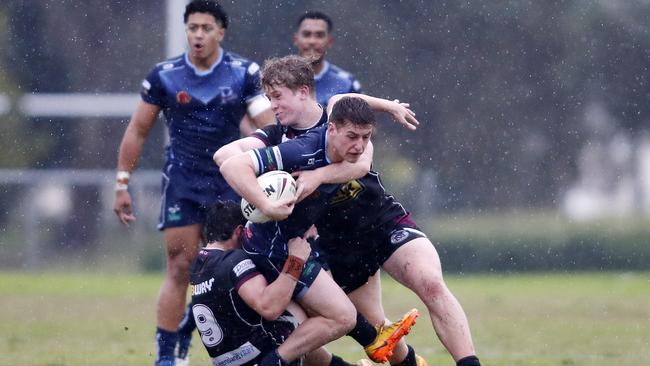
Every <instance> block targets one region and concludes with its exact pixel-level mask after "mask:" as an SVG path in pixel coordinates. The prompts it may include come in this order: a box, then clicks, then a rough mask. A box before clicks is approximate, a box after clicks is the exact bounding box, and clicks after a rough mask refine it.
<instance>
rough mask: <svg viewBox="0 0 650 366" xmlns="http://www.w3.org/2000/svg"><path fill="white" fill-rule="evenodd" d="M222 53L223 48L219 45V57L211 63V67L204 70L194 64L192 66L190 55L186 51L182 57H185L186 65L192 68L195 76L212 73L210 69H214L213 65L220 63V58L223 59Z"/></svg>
mask: <svg viewBox="0 0 650 366" xmlns="http://www.w3.org/2000/svg"><path fill="white" fill-rule="evenodd" d="M223 54H224V52H223V48H221V47H219V58H218V59H217V61H216V62H215V63H214V64H212V67H210V68H209V69H207V70H205V71H201V70H199V69H197V68H196V66H194V64H193V63H192V62H191V61H190V57H189V56H188V52H185V54H184V56H183V57H185V63H186V64H187V66H189V67H190V68H192V70H194V73H195V74H196V75H197V76H205V75H208V74H210V73H212V71H214V69H215V67H217V66H218V65H219V64H220V63H221V60H223Z"/></svg>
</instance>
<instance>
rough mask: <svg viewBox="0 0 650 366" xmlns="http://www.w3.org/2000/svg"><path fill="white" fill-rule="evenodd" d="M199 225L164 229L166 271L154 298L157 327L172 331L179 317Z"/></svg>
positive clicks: (196, 246)
mask: <svg viewBox="0 0 650 366" xmlns="http://www.w3.org/2000/svg"><path fill="white" fill-rule="evenodd" d="M200 232H201V226H200V225H199V224H195V225H189V226H180V227H172V228H167V229H165V232H164V237H165V246H166V255H167V269H166V271H165V277H164V280H163V283H162V286H161V288H160V293H159V295H158V308H157V322H158V327H159V328H161V329H164V330H167V331H170V332H175V331H176V330H177V329H178V325H179V323H180V321H181V319H182V318H183V312H184V311H185V300H186V296H187V288H188V285H189V281H190V266H191V265H192V261H193V260H194V258H196V256H197V254H198V251H199V241H200V238H201V235H200Z"/></svg>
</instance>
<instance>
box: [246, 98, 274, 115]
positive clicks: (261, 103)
mask: <svg viewBox="0 0 650 366" xmlns="http://www.w3.org/2000/svg"><path fill="white" fill-rule="evenodd" d="M270 108H271V101H270V100H269V98H267V97H266V95H264V94H260V95H258V96H255V97H253V98H252V99H250V100H249V101H248V114H249V115H250V116H251V117H253V118H255V117H257V116H258V115H259V114H261V113H262V112H264V111H266V110H267V109H270Z"/></svg>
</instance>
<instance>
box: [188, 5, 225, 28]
mask: <svg viewBox="0 0 650 366" xmlns="http://www.w3.org/2000/svg"><path fill="white" fill-rule="evenodd" d="M194 13H208V14H210V15H212V16H213V17H214V20H216V21H217V22H219V23H221V26H222V27H223V28H224V29H226V28H228V14H226V11H225V10H223V8H222V7H221V5H219V3H217V2H216V1H211V0H193V1H192V2H191V3H189V4H187V6H186V7H185V14H183V22H185V23H186V24H187V18H189V17H190V15H191V14H194Z"/></svg>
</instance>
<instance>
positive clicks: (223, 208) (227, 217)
mask: <svg viewBox="0 0 650 366" xmlns="http://www.w3.org/2000/svg"><path fill="white" fill-rule="evenodd" d="M244 224H246V219H245V218H244V215H243V214H242V213H241V208H240V207H239V204H238V203H236V202H233V201H217V203H215V204H213V205H212V206H210V207H209V208H208V211H207V213H206V217H205V224H204V225H203V233H202V234H203V241H205V243H206V244H207V243H212V242H215V241H225V240H228V239H230V237H231V236H232V233H233V232H234V231H235V229H236V228H237V226H239V225H244Z"/></svg>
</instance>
